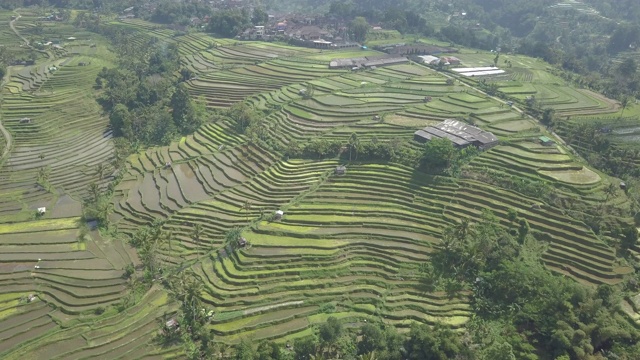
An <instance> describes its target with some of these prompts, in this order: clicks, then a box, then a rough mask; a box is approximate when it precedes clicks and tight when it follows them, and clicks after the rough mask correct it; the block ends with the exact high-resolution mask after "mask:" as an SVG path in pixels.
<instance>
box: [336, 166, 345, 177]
mask: <svg viewBox="0 0 640 360" xmlns="http://www.w3.org/2000/svg"><path fill="white" fill-rule="evenodd" d="M346 173H347V167H346V166H344V165H340V166H337V167H336V170H335V174H336V175H345V174H346Z"/></svg>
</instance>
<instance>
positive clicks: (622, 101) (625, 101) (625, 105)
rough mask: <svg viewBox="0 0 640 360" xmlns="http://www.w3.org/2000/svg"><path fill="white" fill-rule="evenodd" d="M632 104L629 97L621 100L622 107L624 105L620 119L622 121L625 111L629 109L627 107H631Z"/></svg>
mask: <svg viewBox="0 0 640 360" xmlns="http://www.w3.org/2000/svg"><path fill="white" fill-rule="evenodd" d="M630 102H631V99H630V98H629V97H628V96H624V97H623V98H622V99H621V100H620V105H622V112H621V113H620V118H621V119H622V114H624V109H626V108H627V106H629V103H630Z"/></svg>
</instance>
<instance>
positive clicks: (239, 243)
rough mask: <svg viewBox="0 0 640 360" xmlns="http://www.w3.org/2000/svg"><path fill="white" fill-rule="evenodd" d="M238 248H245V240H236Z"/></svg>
mask: <svg viewBox="0 0 640 360" xmlns="http://www.w3.org/2000/svg"><path fill="white" fill-rule="evenodd" d="M238 246H240V247H245V246H247V239H245V238H243V237H241V238H240V239H238Z"/></svg>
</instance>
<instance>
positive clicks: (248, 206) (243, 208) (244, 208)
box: [240, 200, 253, 222]
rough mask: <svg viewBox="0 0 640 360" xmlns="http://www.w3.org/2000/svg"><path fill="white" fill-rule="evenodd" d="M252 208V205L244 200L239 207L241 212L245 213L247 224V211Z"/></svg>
mask: <svg viewBox="0 0 640 360" xmlns="http://www.w3.org/2000/svg"><path fill="white" fill-rule="evenodd" d="M252 206H253V203H252V202H251V201H250V200H245V202H244V204H243V205H242V206H241V207H240V209H241V210H243V211H244V213H245V216H246V218H247V222H249V210H251V207H252Z"/></svg>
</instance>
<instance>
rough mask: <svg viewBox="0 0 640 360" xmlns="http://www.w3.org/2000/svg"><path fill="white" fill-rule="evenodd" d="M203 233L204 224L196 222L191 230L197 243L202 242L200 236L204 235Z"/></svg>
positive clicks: (192, 236)
mask: <svg viewBox="0 0 640 360" xmlns="http://www.w3.org/2000/svg"><path fill="white" fill-rule="evenodd" d="M203 233H204V229H203V228H202V225H201V224H195V225H194V227H193V231H192V232H191V238H192V239H193V241H195V242H196V244H198V245H199V244H200V238H201V237H202V234H203Z"/></svg>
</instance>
